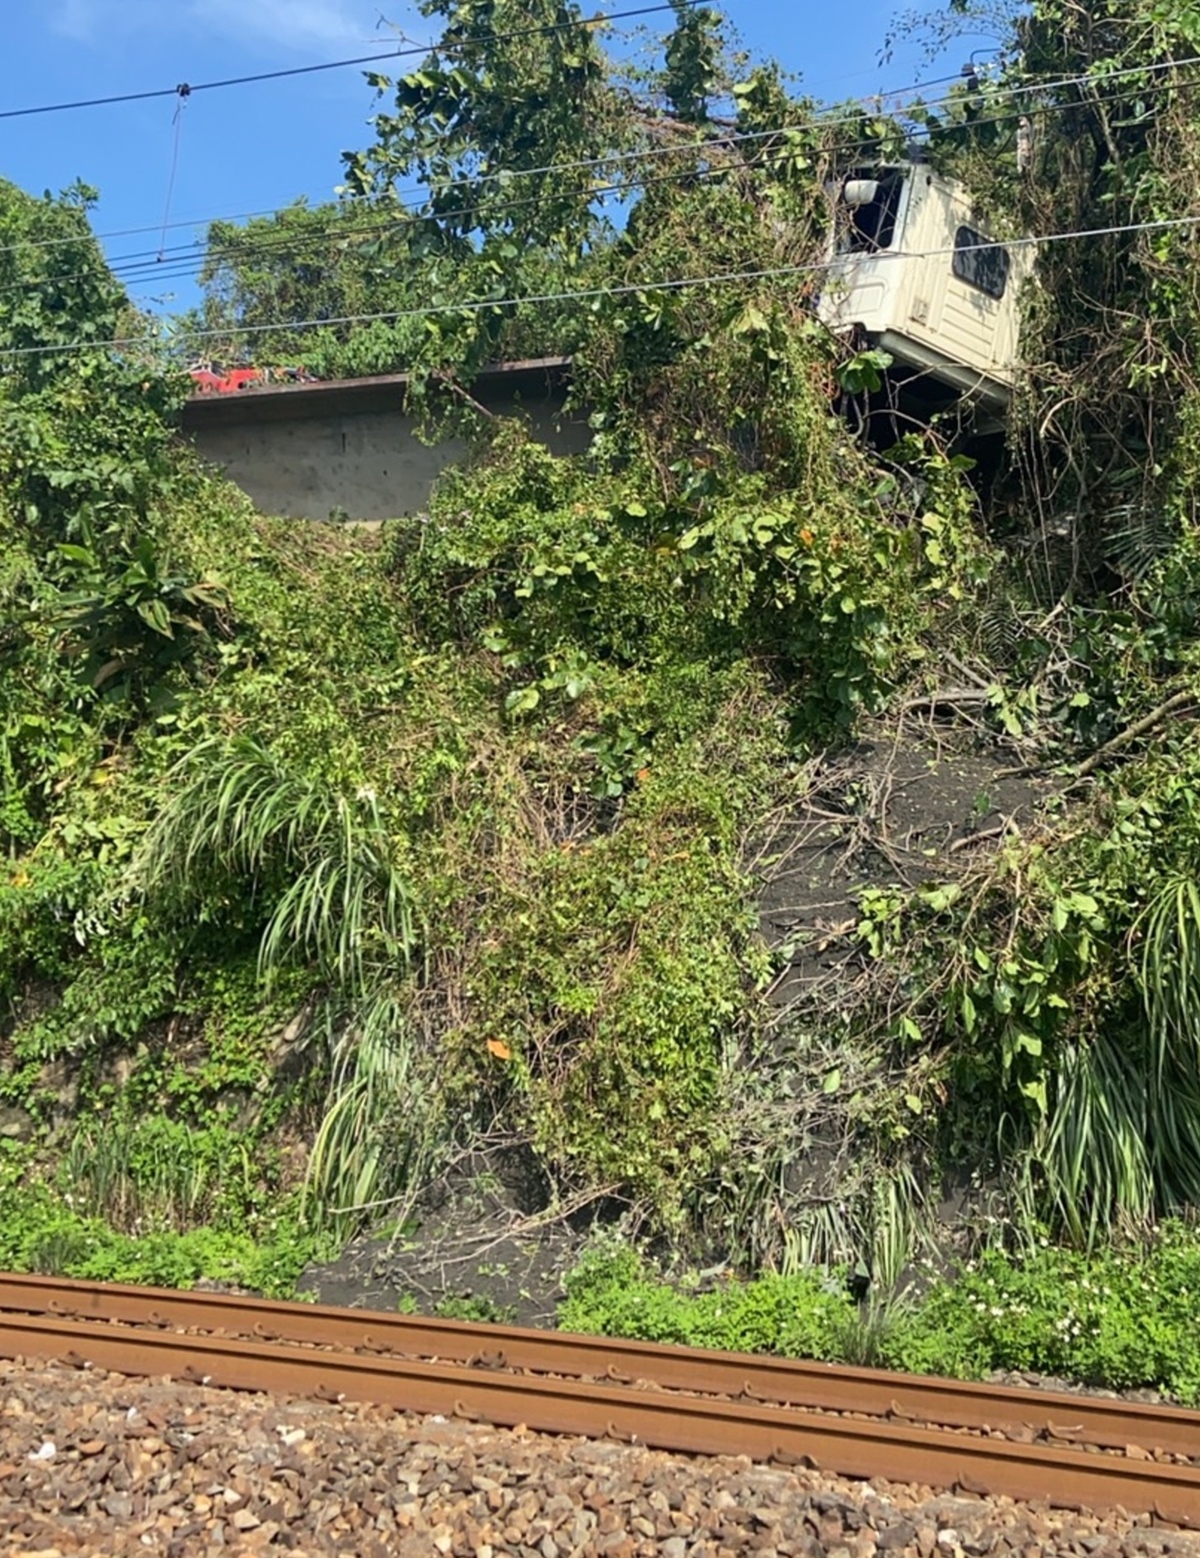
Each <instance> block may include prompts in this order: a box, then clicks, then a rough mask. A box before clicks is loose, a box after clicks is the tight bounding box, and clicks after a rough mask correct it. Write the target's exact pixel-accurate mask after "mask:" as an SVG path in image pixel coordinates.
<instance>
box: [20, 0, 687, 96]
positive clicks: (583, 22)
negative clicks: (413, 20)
mask: <svg viewBox="0 0 1200 1558" xmlns="http://www.w3.org/2000/svg"><path fill="white" fill-rule="evenodd" d="M679 3H680V4H681V5H683V6H685V7H688V8H690V7H692V6H694V5H698V4H699V3H700V0H679ZM675 9H676V7H675V6H674V5H671V4H667V5H644V6H639V7H638V8H637V9H636V10H632V11H614V12H612V14H611V15H609V16H604V15H596V16H581V17H580V18H579V19H578V20H577V21H572V22H546V23H543V24H542V25H541V26H539V27H516V28H513V29H512V30H511V31H509V32H490V33H480V34H479V35H478V36H477V37H474V38H463V39H461V40H460V41H459V42H457V43H449V44H447V43H438V44H421V45H416V46H414V47H412V48H406V49H388V50H386V51H385V52H384V53H382V54H359V55H355V56H354V57H353V58H352V59H340V60H325V61H324V62H323V63H322V64H319V65H292V66H289V67H288V68H287V69H286V70H262V71H258V72H256V73H255V74H254V75H250V76H227V77H226V78H225V79H224V80H223V81H196V82H186V81H185V82H180V84H179V85H178V86H174V87H156V88H154V89H152V90H151V91H148V92H120V93H117V94H115V95H113V96H112V97H87V98H79V99H77V100H76V101H74V102H70V103H41V104H39V105H38V106H37V107H35V108H6V109H4V110H3V111H0V119H27V118H29V117H31V116H32V115H34V114H65V113H69V112H71V111H72V110H74V109H76V108H111V107H114V106H115V105H116V104H118V103H145V102H149V101H150V100H151V99H152V98H163V97H187V96H191V95H192V94H194V93H196V92H216V91H219V90H222V89H223V88H225V87H248V86H255V85H257V84H258V83H259V82H262V81H285V80H287V79H288V78H290V77H292V76H313V75H316V74H318V73H319V72H321V71H326V70H346V69H348V68H349V67H350V66H352V65H378V64H379V63H380V62H381V61H383V60H391V59H407V58H410V57H412V56H413V55H418V54H420V55H429V54H434V53H441V54H449V53H453V52H454V51H456V50H458V49H465V48H468V47H469V46H470V45H472V44H475V43H507V42H509V41H510V40H515V39H518V38H532V37H535V36H539V35H545V34H547V33H556V32H571V31H573V30H574V29H575V28H577V27H602V26H605V25H606V24H607V23H609V22H620V21H626V20H628V19H629V18H630V17H633V16H652V15H654V14H655V13H656V12H658V11H673V10H675Z"/></svg>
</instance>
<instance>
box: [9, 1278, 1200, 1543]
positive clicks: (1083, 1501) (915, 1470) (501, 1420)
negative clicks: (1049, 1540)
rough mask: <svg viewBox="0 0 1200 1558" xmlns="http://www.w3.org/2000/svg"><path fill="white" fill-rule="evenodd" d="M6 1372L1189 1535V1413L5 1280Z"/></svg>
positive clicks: (1199, 1517) (1197, 1485)
mask: <svg viewBox="0 0 1200 1558" xmlns="http://www.w3.org/2000/svg"><path fill="white" fill-rule="evenodd" d="M0 1357H8V1358H17V1357H24V1358H55V1359H59V1360H61V1361H64V1362H67V1363H74V1364H77V1365H80V1366H84V1365H92V1366H97V1367H102V1368H106V1369H111V1370H114V1371H117V1372H120V1373H124V1374H133V1375H170V1376H172V1377H175V1378H178V1379H182V1380H188V1381H192V1382H196V1383H205V1384H213V1385H220V1386H226V1387H232V1388H235V1389H249V1390H265V1391H270V1392H275V1393H285V1394H294V1395H301V1396H305V1395H307V1396H312V1397H317V1398H321V1399H326V1400H328V1399H348V1400H357V1401H373V1402H378V1403H380V1404H383V1405H388V1406H394V1407H396V1408H398V1409H401V1410H405V1411H408V1412H417V1413H442V1414H443V1415H445V1416H458V1417H462V1418H466V1419H472V1420H477V1421H486V1422H489V1423H494V1424H496V1425H498V1426H507V1427H512V1426H515V1425H516V1424H519V1423H520V1424H525V1425H526V1426H528V1427H530V1428H534V1429H539V1430H543V1431H548V1432H559V1433H572V1434H582V1435H586V1436H588V1437H592V1438H613V1439H620V1440H631V1441H637V1442H641V1443H643V1444H646V1445H648V1446H651V1447H654V1448H657V1449H664V1450H673V1451H686V1452H692V1453H701V1454H729V1453H744V1454H748V1455H750V1456H752V1457H753V1458H755V1459H758V1460H771V1459H773V1460H776V1461H782V1462H784V1463H792V1464H797V1463H799V1464H805V1465H809V1466H813V1467H816V1468H818V1469H820V1470H822V1471H825V1472H828V1473H832V1474H837V1475H842V1476H860V1477H872V1478H875V1477H878V1478H884V1479H887V1480H889V1481H895V1482H908V1483H921V1484H925V1485H928V1486H931V1487H938V1488H945V1489H951V1490H954V1489H957V1490H960V1491H967V1492H972V1493H978V1494H992V1495H997V1494H1003V1495H1007V1496H1009V1497H1012V1498H1015V1499H1020V1500H1025V1501H1035V1500H1045V1501H1048V1502H1050V1503H1051V1504H1054V1505H1056V1506H1058V1507H1062V1508H1082V1509H1093V1510H1108V1509H1115V1508H1120V1509H1124V1510H1126V1511H1128V1512H1131V1513H1141V1512H1145V1513H1149V1514H1153V1515H1155V1516H1156V1517H1157V1518H1158V1519H1160V1520H1164V1521H1167V1522H1170V1523H1172V1524H1176V1525H1180V1526H1185V1527H1191V1528H1198V1529H1200V1413H1197V1412H1186V1411H1182V1410H1179V1409H1176V1408H1169V1407H1149V1406H1142V1405H1138V1404H1134V1403H1128V1402H1124V1401H1113V1400H1106V1399H1098V1398H1092V1397H1078V1396H1072V1395H1060V1394H1052V1393H1050V1392H1041V1391H1034V1390H1016V1389H1009V1388H1004V1387H999V1386H992V1385H974V1384H963V1383H961V1382H957V1381H952V1380H940V1379H925V1378H920V1377H917V1376H912V1375H901V1374H887V1373H880V1372H876V1371H873V1370H865V1369H844V1368H834V1367H831V1366H828V1365H823V1364H816V1363H805V1362H794V1361H789V1360H783V1359H776V1358H764V1357H754V1356H745V1355H741V1354H734V1353H718V1352H705V1351H698V1350H693V1349H689V1348H682V1347H662V1346H655V1345H652V1344H649V1343H642V1342H626V1341H618V1340H612V1339H609V1338H598V1337H584V1336H570V1335H565V1334H561V1333H554V1332H539V1331H525V1330H518V1329H516V1328H513V1327H506V1326H483V1325H479V1326H477V1325H464V1324H460V1323H457V1322H454V1321H446V1320H432V1319H422V1318H417V1317H410V1316H400V1315H387V1314H378V1313H373V1312H368V1311H361V1310H352V1309H334V1308H328V1307H319V1306H313V1305H305V1304H284V1303H276V1302H273V1301H271V1300H266V1299H249V1298H240V1297H230V1296H228V1295H225V1294H213V1293H176V1292H165V1291H158V1290H151V1289H144V1288H131V1287H119V1286H113V1285H106V1284H102V1283H86V1282H73V1281H68V1280H65V1279H61V1278H50V1277H36V1276H8V1275H2V1274H0Z"/></svg>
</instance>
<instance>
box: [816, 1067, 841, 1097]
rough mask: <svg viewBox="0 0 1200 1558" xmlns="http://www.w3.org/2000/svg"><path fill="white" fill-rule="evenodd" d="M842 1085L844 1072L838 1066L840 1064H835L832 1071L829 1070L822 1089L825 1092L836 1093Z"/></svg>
mask: <svg viewBox="0 0 1200 1558" xmlns="http://www.w3.org/2000/svg"><path fill="white" fill-rule="evenodd" d="M841 1085H842V1072H841V1068H840V1067H838V1066H835V1067H834V1068H833V1070H832V1071H830V1072H828V1073H827V1074H826V1077H825V1080H824V1081H823V1082H822V1083H821V1091H822V1092H823V1093H836V1092H837V1090H838V1088H839V1087H841Z"/></svg>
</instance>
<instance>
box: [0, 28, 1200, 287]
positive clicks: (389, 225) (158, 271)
mask: <svg viewBox="0 0 1200 1558" xmlns="http://www.w3.org/2000/svg"><path fill="white" fill-rule="evenodd" d="M1192 63H1195V64H1200V56H1196V57H1195V58H1194V60H1193V59H1189V60H1182V61H1175V62H1164V63H1160V64H1159V65H1156V66H1147V67H1140V66H1139V67H1131V68H1130V69H1128V70H1121V71H1113V72H1110V73H1108V75H1107V76H1106V77H1104V78H1103V79H1104V80H1105V81H1108V80H1113V79H1116V78H1118V77H1126V76H1129V75H1145V74H1146V73H1147V71H1150V70H1161V69H1166V68H1170V67H1171V66H1172V65H1173V66H1174V67H1175V68H1181V67H1182V66H1184V65H1189V64H1192ZM947 79H951V78H947ZM953 79H957V78H953ZM1095 79H1096V78H1095V77H1091V76H1083V75H1081V76H1075V77H1063V78H1059V79H1057V80H1054V81H1051V82H1042V83H1027V84H1024V85H1022V86H1020V87H1013V88H1002V89H999V90H1000V92H1001V93H1003V94H1004V95H1015V94H1016V93H1018V92H1022V91H1027V90H1034V89H1036V90H1042V91H1045V90H1050V89H1052V88H1060V87H1064V86H1082V85H1086V84H1088V83H1089V82H1090V81H1093V80H1095ZM1140 91H1141V88H1140V87H1136V88H1134V89H1133V90H1132V92H1128V93H1123V94H1115V95H1112V96H1108V97H1102V98H1097V99H1096V100H1095V101H1094V103H1093V104H1090V105H1089V104H1077V103H1057V104H1045V105H1041V107H1040V108H1039V110H1038V112H1039V113H1040V114H1045V113H1050V112H1063V111H1067V110H1069V109H1072V108H1078V107H1084V106H1100V107H1112V106H1115V105H1117V104H1119V103H1122V102H1126V101H1129V100H1130V99H1131V98H1136V97H1137V96H1138V95H1139V94H1140ZM958 102H961V99H957V98H953V97H947V98H944V99H941V100H934V101H932V102H930V103H927V104H922V106H923V107H926V108H929V109H934V108H938V107H945V106H948V105H953V104H956V103H958ZM863 111H866V110H863ZM861 117H862V114H861V112H860V113H858V114H856V115H855V117H854V119H843V120H828V119H818V120H815V121H814V120H809V121H804V122H795V123H789V124H784V125H779V126H774V127H771V128H768V129H766V130H761V131H748V132H744V133H738V132H733V133H730V134H727V135H721V136H713V137H711V138H710V139H709V140H708V141H703V142H687V143H681V144H677V145H673V146H658V147H650V148H642V149H640V150H638V151H633V152H625V153H621V152H617V153H613V154H611V155H610V156H607V157H604V158H587V159H578V160H575V161H572V162H563V163H558V164H546V165H544V166H541V167H535V168H527V169H516V170H511V169H509V170H505V169H500V170H497V171H496V172H494V173H490V174H484V175H481V176H480V177H479V178H478V179H474V180H467V179H461V180H455V181H453V182H451V183H449V184H447V185H445V186H443V189H444V190H450V189H454V188H458V187H462V186H464V185H478V184H479V183H484V182H492V181H495V180H500V179H516V178H528V177H534V176H537V175H540V174H545V173H552V172H567V171H571V170H574V169H584V168H590V167H598V166H602V165H611V164H612V163H613V162H624V161H641V160H647V159H650V158H652V157H660V156H665V155H682V154H685V153H692V154H697V153H703V151H704V150H705V148H706V147H711V148H713V149H717V148H720V147H722V146H725V147H728V146H735V145H742V144H745V143H746V142H748V141H754V140H763V139H769V138H774V137H776V136H779V135H782V134H787V133H789V132H790V131H794V130H800V129H805V128H809V129H816V128H820V129H825V128H831V127H836V126H837V125H839V124H846V123H854V122H857V121H858V120H859V119H861ZM898 117H900V115H899V114H898ZM1010 119H1011V114H1010V113H1001V114H994V115H990V116H988V115H983V116H980V117H977V118H976V119H974V120H972V121H970V125H971V126H972V127H974V128H982V127H983V126H986V125H990V124H1000V123H1005V122H1007V121H1008V120H1010ZM911 133H912V134H913V135H914V136H919V135H928V134H930V133H932V132H931V130H930V128H929V127H928V126H917V127H916V128H915V129H914V130H913V131H912V132H911ZM857 145H858V143H857V142H855V143H852V144H851V143H845V144H843V145H841V146H832V147H827V148H825V151H826V153H827V154H828V155H836V154H837V153H838V152H839V151H851V150H854V149H856V147H857ZM788 155H790V154H789V153H784V154H782V156H781V160H786V158H787V156H788ZM773 160H775V159H762V160H761V161H760V163H759V166H762V165H763V164H764V163H765V162H769V161H773ZM673 176H674V175H672V177H673ZM681 176H691V175H690V174H685V175H681ZM648 182H661V180H654V179H649V180H647V179H642V180H637V181H631V182H630V183H628V184H627V185H625V186H618V185H607V186H600V187H598V189H597V191H596V194H597V195H598V196H599V195H603V194H610V193H621V192H622V191H623V190H632V189H634V188H637V187H639V186H640V185H641V184H644V183H648ZM402 193H407V194H411V195H416V194H420V193H422V191H420V190H410V191H405V192H402ZM530 203H532V202H531V201H530V200H524V201H512V202H506V203H502V204H501V205H498V206H495V207H493V208H492V209H493V210H497V211H503V210H506V209H519V208H521V207H523V206H526V205H528V204H530ZM285 209H286V208H285ZM267 214H271V213H267ZM462 214H466V215H469V214H471V212H470V209H469V208H468V209H467V210H466V211H465V212H464V213H462ZM426 219H427V217H426V215H425V214H423V213H419V212H400V213H398V214H397V215H396V216H395V217H392V218H390V219H388V220H387V221H386V222H384V223H380V224H378V225H376V226H371V227H366V228H359V229H357V230H356V232H355V236H358V237H362V236H368V235H369V234H371V233H379V234H382V233H386V232H389V231H392V230H393V229H394V228H395V227H396V226H397V225H398V224H404V223H406V222H417V221H423V220H426ZM225 220H229V219H228V218H226V219H225ZM180 225H190V224H180ZM336 235H337V229H336V226H334V227H331V228H329V229H328V230H327V231H326V233H325V234H321V233H306V234H301V235H295V236H292V235H287V234H279V235H276V236H275V237H273V238H270V237H268V238H264V239H263V240H262V243H261V245H260V246H258V248H257V249H255V250H254V251H253V252H257V253H264V254H266V253H286V252H287V251H288V250H289V249H292V248H296V249H301V248H303V247H304V246H305V245H306V244H308V243H311V242H313V241H321V239H322V238H323V237H326V236H336ZM78 241H79V239H78V238H73V239H50V240H45V241H42V242H38V241H36V240H34V241H30V242H29V243H28V244H26V245H24V246H23V247H27V248H34V249H38V248H46V247H50V246H52V245H54V244H59V243H68V242H78ZM198 242H199V240H197V242H196V243H193V244H184V245H176V246H174V249H173V250H172V251H167V252H170V253H172V254H173V257H172V258H171V259H170V260H165V261H160V260H159V259H158V257H157V255H156V253H155V251H153V250H141V251H134V252H133V253H131V254H129V255H125V256H118V257H117V258H115V259H114V260H113V261H111V262H107V263H103V264H97V265H96V266H93V267H91V268H90V269H89V270H88V271H87V272H78V273H76V274H75V275H74V276H72V277H67V278H63V277H55V278H53V279H54V280H55V282H60V281H63V280H80V279H86V277H87V276H88V275H93V274H104V273H106V272H112V273H113V274H116V275H118V276H120V277H122V278H123V279H128V280H129V282H130V284H132V285H137V284H139V283H145V282H149V281H150V280H151V279H154V280H156V281H172V280H185V279H187V278H189V277H190V276H192V275H193V274H195V273H196V272H197V271H199V270H200V269H202V268H203V266H204V265H205V264H206V263H207V262H208V260H209V258H210V257H211V256H210V255H209V254H203V255H196V256H195V258H190V257H189V255H190V251H193V250H195V248H196V247H197V244H198ZM9 247H10V248H15V247H17V246H16V245H10V246H9ZM3 252H5V251H4V249H3V248H0V253H3ZM142 254H145V255H154V256H155V257H154V259H153V261H151V260H149V259H147V260H146V261H145V262H144V263H139V258H140V256H141V255H142ZM164 265H165V266H166V267H168V268H165V269H164V268H163V267H164ZM139 272H145V274H139ZM35 285H36V283H35ZM8 290H10V291H11V290H18V289H8Z"/></svg>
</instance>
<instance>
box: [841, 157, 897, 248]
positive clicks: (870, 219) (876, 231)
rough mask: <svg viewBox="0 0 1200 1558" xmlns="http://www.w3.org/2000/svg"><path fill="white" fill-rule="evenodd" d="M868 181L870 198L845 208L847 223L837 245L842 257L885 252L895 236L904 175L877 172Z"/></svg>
mask: <svg viewBox="0 0 1200 1558" xmlns="http://www.w3.org/2000/svg"><path fill="white" fill-rule="evenodd" d="M863 177H864V178H865V177H866V175H863ZM855 181H856V182H857V179H856V180H855ZM871 182H872V183H873V184H874V185H875V196H874V199H872V200H869V201H867V202H866V203H865V204H863V205H859V204H857V203H856V204H854V205H847V206H846V208H845V209H846V214H847V216H848V217H849V222H848V223H847V225H846V229H845V233H844V236H843V239H842V242H841V244H840V246H839V247H840V248H841V250H842V253H843V254H871V253H874V251H875V250H877V249H888V248H890V247H891V244H892V239H893V238H894V237H895V236H896V216H897V213H898V212H899V210H900V194H901V191H902V190H903V189H904V174H903V173H902V172H891V173H877V174H874V175H873V176H872V177H871Z"/></svg>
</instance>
